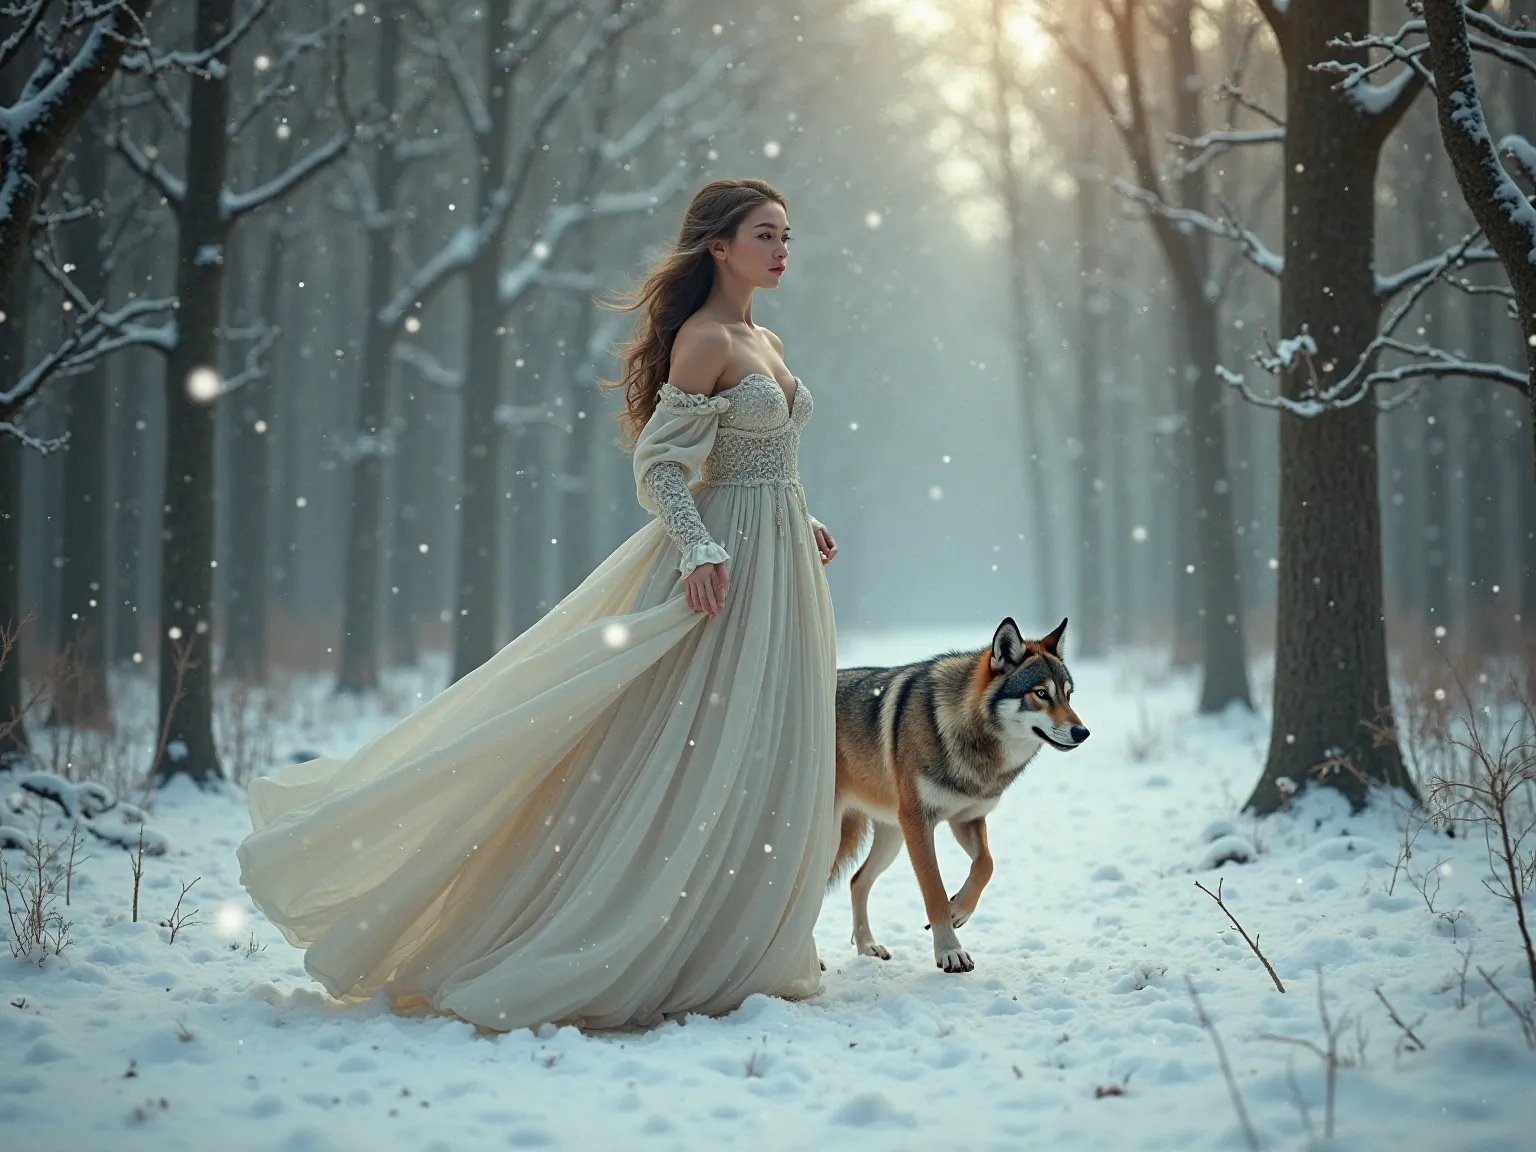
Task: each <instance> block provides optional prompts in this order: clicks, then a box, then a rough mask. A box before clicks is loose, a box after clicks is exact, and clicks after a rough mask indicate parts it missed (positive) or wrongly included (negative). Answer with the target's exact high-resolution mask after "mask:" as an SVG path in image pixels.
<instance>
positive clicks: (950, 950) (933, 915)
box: [900, 796, 976, 972]
mask: <svg viewBox="0 0 1536 1152" xmlns="http://www.w3.org/2000/svg"><path fill="white" fill-rule="evenodd" d="M901 800H902V803H901V812H900V818H901V832H902V836H903V838H904V839H905V840H906V842H907V859H908V860H910V861H911V862H912V871H913V872H915V873H917V886H918V887H919V888H920V889H921V890H922V893H923V909H924V910H925V911H926V912H927V913H928V923H929V924H930V925H931V926H932V928H933V959H934V962H935V963H936V964H937V965H938V966H939V967H940V968H942V969H944V971H946V972H969V971H970V970H971V969H972V968H974V967H976V965H975V963H974V962H973V961H972V960H971V957H970V954H969V953H967V952H966V950H965V949H964V948H962V947H960V937H958V936H956V935H955V929H954V926H953V925H952V924H951V923H950V916H949V894H948V893H947V892H945V890H944V877H943V876H941V875H940V874H939V857H938V854H937V853H936V852H935V851H934V850H933V821H931V820H929V819H928V814H927V813H926V812H924V811H923V807H922V803H921V801H920V800H918V798H917V797H916V796H912V797H910V798H909V797H907V796H903V797H902V798H901Z"/></svg>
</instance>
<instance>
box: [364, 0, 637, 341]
mask: <svg viewBox="0 0 1536 1152" xmlns="http://www.w3.org/2000/svg"><path fill="white" fill-rule="evenodd" d="M563 2H564V0H556V3H552V4H551V7H552V8H555V9H556V11H559V10H560V8H559V7H558V4H559V3H563ZM647 11H648V9H647V6H646V5H643V4H630V5H628V6H626V9H625V10H624V11H620V12H618V13H616V14H614V15H612V16H610V17H608V18H607V19H605V20H602V21H600V22H599V23H598V24H596V25H595V26H594V27H593V28H592V29H591V30H590V31H589V32H588V33H587V35H586V36H585V37H584V38H583V39H582V41H581V43H580V44H579V45H578V46H577V47H576V48H575V49H574V50H573V51H572V52H571V54H570V56H569V57H567V59H566V62H565V66H564V67H563V68H562V69H561V71H560V73H559V75H557V76H556V77H555V79H554V80H553V81H552V82H551V83H550V84H549V86H548V87H547V88H545V90H544V91H543V92H542V93H541V94H540V96H539V98H538V100H537V101H535V103H534V106H533V107H532V109H530V111H529V114H528V116H527V120H526V123H527V128H526V135H525V137H524V139H523V141H522V145H521V147H520V148H519V150H518V153H517V155H516V156H515V157H514V158H513V160H512V161H511V162H510V163H509V164H508V165H507V169H506V172H505V173H504V174H503V176H502V180H501V183H500V184H499V185H498V187H497V188H496V190H495V192H494V193H493V194H492V195H491V196H490V198H489V205H488V208H487V210H486V212H485V214H484V215H483V216H482V217H481V219H479V220H477V221H475V222H474V223H472V224H466V225H464V226H463V227H462V228H460V229H459V230H458V231H457V232H455V233H454V234H453V236H451V237H450V238H449V239H448V241H447V243H445V244H444V245H443V246H442V247H441V248H439V249H438V251H437V252H436V253H435V254H434V255H433V256H432V257H431V258H430V259H429V260H427V262H426V263H425V264H423V265H422V266H421V267H420V268H419V269H417V270H416V272H415V273H414V274H413V275H412V276H411V277H410V278H409V279H408V280H407V281H406V283H405V284H404V286H403V287H402V288H401V289H400V291H399V292H397V293H396V294H395V296H394V297H393V298H392V299H391V300H390V302H389V303H388V304H386V305H385V306H384V307H383V308H382V309H381V310H380V312H379V316H378V322H379V323H380V324H382V325H384V326H385V327H387V328H395V327H398V326H399V325H400V324H402V323H404V321H405V317H406V316H407V315H408V314H409V313H410V312H411V311H413V310H414V309H415V308H417V307H418V306H419V305H420V304H422V303H423V302H425V300H426V299H427V298H429V297H430V296H432V295H433V294H435V293H436V292H437V291H438V290H440V289H441V288H442V287H443V285H444V284H446V283H447V282H448V281H449V280H450V279H451V278H452V277H453V276H455V275H457V274H458V273H460V272H462V271H463V270H464V269H466V268H468V267H470V266H471V265H472V264H473V263H474V262H475V261H476V260H478V259H479V258H480V256H481V253H483V252H484V251H485V249H486V246H487V245H488V244H489V243H490V242H491V241H492V240H495V239H497V238H499V237H500V235H501V233H502V231H503V230H504V229H505V228H506V226H507V222H508V220H509V219H510V218H511V213H512V209H513V207H514V206H515V205H516V204H517V202H518V201H519V199H520V198H521V196H522V192H523V189H524V187H525V186H526V184H527V182H528V179H529V178H530V177H531V176H532V174H533V169H534V161H535V160H536V158H537V157H538V156H539V155H540V154H541V149H542V148H543V144H544V133H545V132H546V131H547V130H548V128H549V125H550V122H551V121H552V120H553V119H554V117H555V115H556V114H557V113H558V112H559V111H560V109H561V108H562V107H564V105H565V103H566V101H567V100H569V99H570V97H571V95H572V93H574V92H575V91H576V89H577V86H578V85H579V84H580V83H581V81H582V79H583V77H585V75H586V73H587V72H588V70H589V69H590V68H591V67H592V65H593V64H595V63H596V62H597V60H598V59H599V57H600V56H601V55H602V53H603V51H604V50H605V49H606V48H607V47H608V45H609V44H610V43H611V42H612V41H613V39H614V38H615V37H617V36H618V35H620V34H621V33H623V32H624V31H625V30H627V29H628V28H629V27H630V26H632V25H633V24H635V23H636V22H638V21H639V20H641V19H642V18H643V17H644V16H645V15H646V14H647Z"/></svg>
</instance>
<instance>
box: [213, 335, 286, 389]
mask: <svg viewBox="0 0 1536 1152" xmlns="http://www.w3.org/2000/svg"><path fill="white" fill-rule="evenodd" d="M281 335H282V329H280V328H279V327H278V326H277V325H276V324H258V325H256V326H255V327H253V328H227V329H225V330H224V331H223V333H222V336H223V338H224V341H225V342H226V343H231V344H232V343H236V342H239V341H245V342H247V343H248V344H249V345H250V346H249V347H248V348H246V350H245V366H244V367H243V368H242V369H241V370H240V371H239V372H237V373H235V374H234V375H233V376H230V377H228V378H227V379H224V380H222V381H220V382H219V395H220V396H228V395H229V394H230V393H232V392H238V391H239V390H240V389H241V388H244V387H245V386H246V385H247V384H251V383H254V382H255V381H257V380H265V379H266V377H267V368H268V361H267V353H268V352H270V351H272V346H273V345H274V344H276V343H277V338H278V337H279V336H281Z"/></svg>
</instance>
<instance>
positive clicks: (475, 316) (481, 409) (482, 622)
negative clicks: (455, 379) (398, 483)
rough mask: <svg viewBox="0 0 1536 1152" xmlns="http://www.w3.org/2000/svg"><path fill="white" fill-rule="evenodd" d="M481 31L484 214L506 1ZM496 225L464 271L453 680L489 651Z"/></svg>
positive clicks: (496, 179) (493, 172) (496, 1)
mask: <svg viewBox="0 0 1536 1152" xmlns="http://www.w3.org/2000/svg"><path fill="white" fill-rule="evenodd" d="M487 12H488V15H487V20H486V28H487V29H488V34H487V35H486V37H485V54H484V71H483V75H484V76H485V77H486V86H487V88H488V89H490V90H492V91H493V92H496V93H499V96H497V97H496V98H495V99H494V101H493V102H492V103H491V109H490V123H489V130H488V131H486V132H485V133H483V134H479V135H477V138H476V141H475V143H476V148H477V152H478V164H477V165H476V171H477V172H478V174H479V196H478V203H477V209H478V212H479V218H484V216H485V215H487V214H488V213H489V211H490V209H491V198H492V197H493V196H494V195H495V194H496V191H497V189H498V187H499V186H500V182H501V177H502V173H503V172H505V171H506V167H507V152H508V135H509V133H510V131H511V125H512V95H513V87H514V86H513V85H512V84H511V83H510V81H509V80H508V78H507V77H506V76H505V75H504V74H503V73H504V70H503V69H502V68H501V66H500V65H499V63H498V60H497V56H498V52H499V50H500V48H501V36H502V35H503V33H504V31H505V29H506V28H507V26H508V21H509V19H510V16H511V4H510V0H489V4H488V9H487ZM502 235H503V231H502V230H499V229H498V230H496V231H495V232H494V233H493V234H492V235H491V236H490V237H488V238H487V241H486V243H485V247H484V248H483V249H482V250H481V252H480V253H479V255H478V258H477V259H476V260H475V261H474V262H473V263H472V264H471V265H470V266H469V268H468V270H467V275H466V276H465V287H466V289H467V292H468V305H467V307H466V308H465V338H466V354H465V357H464V387H463V390H462V395H463V410H462V420H461V430H462V433H461V440H460V464H459V468H460V473H459V484H460V489H459V507H458V518H459V548H458V568H457V578H456V582H455V583H456V604H455V610H454V645H453V673H452V676H453V679H454V680H459V679H462V678H463V677H464V676H467V675H468V674H469V673H470V672H473V671H474V670H475V669H476V668H478V667H479V666H480V665H481V664H483V663H485V661H486V660H488V659H490V657H491V656H492V654H494V653H495V651H496V645H497V637H498V633H497V627H496V624H497V622H496V598H497V563H496V561H497V548H498V535H499V528H500V523H501V497H500V491H499V487H500V485H499V481H500V478H501V467H500V465H501V439H502V435H503V433H502V431H501V429H500V428H498V427H497V425H496V419H495V417H496V407H497V405H498V404H499V403H500V401H501V352H502V344H501V341H502V336H503V334H504V333H505V332H506V328H505V320H504V317H503V315H502V306H501V299H500V293H499V290H498V280H499V278H500V271H501V253H502V239H501V238H502Z"/></svg>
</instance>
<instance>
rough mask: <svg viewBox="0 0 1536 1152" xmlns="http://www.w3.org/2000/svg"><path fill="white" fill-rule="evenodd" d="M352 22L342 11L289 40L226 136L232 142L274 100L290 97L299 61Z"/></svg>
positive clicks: (348, 12)
mask: <svg viewBox="0 0 1536 1152" xmlns="http://www.w3.org/2000/svg"><path fill="white" fill-rule="evenodd" d="M349 19H351V12H350V11H349V10H348V9H345V8H343V9H342V10H341V11H340V13H339V14H337V15H335V16H333V17H331V18H330V19H329V20H327V21H326V22H325V23H324V24H322V25H320V26H319V27H318V28H314V29H312V30H310V31H308V32H304V33H301V34H299V35H296V36H290V37H289V38H288V44H287V47H286V48H284V49H283V52H282V54H281V55H280V56H278V58H277V59H276V60H275V61H273V62H272V63H271V65H270V66H269V68H268V71H269V72H270V73H271V76H270V77H269V78H268V79H267V81H266V82H265V83H264V84H262V86H261V88H260V89H259V90H257V92H256V95H255V96H253V97H252V98H251V104H250V107H248V108H246V109H245V111H243V112H241V113H239V114H238V115H237V116H235V117H234V118H233V119H232V120H231V121H230V122H229V125H228V127H227V128H226V129H225V134H226V135H227V136H228V137H229V138H230V139H231V140H233V139H234V138H235V137H237V136H239V135H240V133H242V132H244V131H245V130H246V128H248V127H249V126H250V124H251V121H253V120H255V119H256V117H257V116H259V115H261V113H262V112H263V111H265V110H266V109H267V107H268V106H269V105H271V104H272V103H273V102H274V101H276V100H277V99H278V98H279V97H281V96H284V95H287V94H288V93H289V92H291V91H292V90H293V83H292V77H293V70H294V69H295V68H296V67H298V64H299V62H300V61H301V60H302V59H303V58H304V57H305V56H307V55H309V53H311V52H315V51H318V50H319V49H321V48H324V47H326V46H327V45H328V44H330V43H331V41H332V39H333V38H336V37H339V36H340V35H341V29H342V25H344V24H345V23H346V22H347V21H348V20H349Z"/></svg>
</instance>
